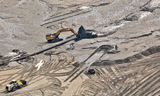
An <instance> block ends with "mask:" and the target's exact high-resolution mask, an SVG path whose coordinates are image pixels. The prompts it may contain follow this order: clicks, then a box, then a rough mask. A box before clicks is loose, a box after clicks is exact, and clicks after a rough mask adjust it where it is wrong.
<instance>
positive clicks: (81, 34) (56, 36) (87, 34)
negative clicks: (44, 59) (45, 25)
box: [46, 26, 98, 43]
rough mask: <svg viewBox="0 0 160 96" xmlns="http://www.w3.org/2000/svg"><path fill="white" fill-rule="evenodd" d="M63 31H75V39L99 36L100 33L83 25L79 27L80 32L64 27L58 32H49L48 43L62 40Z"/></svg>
mask: <svg viewBox="0 0 160 96" xmlns="http://www.w3.org/2000/svg"><path fill="white" fill-rule="evenodd" d="M61 32H72V33H73V35H72V36H76V38H75V41H79V40H81V39H90V38H96V37H98V34H96V33H93V32H87V31H86V30H85V28H84V27H83V26H80V27H79V30H78V33H75V31H74V30H73V29H72V28H63V29H60V30H58V31H57V32H56V33H53V34H47V35H46V40H47V41H48V43H55V42H58V41H62V40H63V39H62V38H59V35H60V34H61ZM72 36H70V37H72ZM70 37H69V38H70Z"/></svg>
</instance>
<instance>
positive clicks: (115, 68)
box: [0, 0, 160, 96]
mask: <svg viewBox="0 0 160 96" xmlns="http://www.w3.org/2000/svg"><path fill="white" fill-rule="evenodd" d="M159 22H160V0H0V55H3V56H4V55H6V54H8V52H10V51H11V50H12V49H20V50H23V51H26V52H27V53H30V54H32V53H34V52H38V51H40V50H43V49H45V48H48V47H51V46H53V45H55V44H59V43H60V42H57V43H47V42H46V39H45V36H46V34H47V33H53V32H56V31H57V30H59V29H61V28H62V27H70V28H73V29H74V30H75V31H76V32H77V31H78V28H79V27H80V26H81V25H83V26H84V27H85V28H86V29H87V30H90V31H91V32H96V33H99V34H107V35H106V36H105V37H99V38H92V39H82V40H80V41H77V42H75V41H70V42H68V43H66V44H64V45H62V46H59V47H57V48H54V49H52V50H50V51H52V53H53V54H52V55H50V56H49V55H46V54H45V52H44V53H42V54H39V55H36V56H34V61H33V62H32V63H31V62H26V63H22V64H18V63H17V62H11V63H9V64H8V65H6V66H0V96H160V26H159ZM70 35H72V34H71V33H64V34H61V35H60V37H61V38H66V37H68V36H70ZM64 40H66V39H64ZM70 44H73V46H74V49H70ZM101 45H111V46H114V45H117V46H118V51H119V52H117V53H114V54H110V53H105V52H104V55H103V57H101V58H98V57H99V54H101V53H96V54H95V57H94V58H91V59H90V62H92V61H94V60H96V62H93V64H92V65H91V66H90V68H94V69H95V72H96V73H95V74H94V75H89V74H85V72H83V73H81V74H77V77H75V78H74V77H73V79H72V75H71V74H73V73H74V72H80V71H76V70H78V68H83V67H79V66H76V64H77V62H78V63H79V64H81V62H83V61H84V60H85V59H86V58H87V57H88V56H90V54H91V53H92V52H94V51H95V50H96V49H97V48H98V47H100V46H101ZM41 60H43V61H44V63H43V65H42V66H41V67H40V69H38V67H36V65H37V64H38V63H39V62H40V61H41ZM90 62H88V63H90ZM88 63H86V64H85V66H87V64H88ZM80 66H81V65H80ZM80 70H82V69H80ZM67 78H69V79H68V80H67ZM70 78H71V79H72V80H71V79H70ZM19 79H24V80H26V81H27V82H28V85H27V86H26V87H24V88H21V89H19V90H16V91H15V92H10V93H7V92H6V91H5V86H6V85H7V84H8V83H9V82H10V81H12V80H19Z"/></svg>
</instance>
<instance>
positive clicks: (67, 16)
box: [41, 10, 91, 28]
mask: <svg viewBox="0 0 160 96" xmlns="http://www.w3.org/2000/svg"><path fill="white" fill-rule="evenodd" d="M88 12H91V10H87V11H86V10H85V11H79V12H77V13H75V14H73V13H70V14H69V13H68V14H67V15H64V16H60V17H56V18H59V19H55V20H54V18H53V20H52V21H49V22H46V23H44V24H41V26H44V25H48V24H51V23H54V22H58V21H62V20H64V19H68V18H71V17H74V16H78V15H81V14H86V13H88ZM51 26H53V25H48V26H47V27H48V28H49V27H51Z"/></svg>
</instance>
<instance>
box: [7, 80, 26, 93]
mask: <svg viewBox="0 0 160 96" xmlns="http://www.w3.org/2000/svg"><path fill="white" fill-rule="evenodd" d="M25 86H27V81H25V80H17V81H16V80H12V81H11V82H10V83H9V84H8V85H7V86H6V91H7V92H14V91H16V90H17V89H20V88H23V87H25Z"/></svg>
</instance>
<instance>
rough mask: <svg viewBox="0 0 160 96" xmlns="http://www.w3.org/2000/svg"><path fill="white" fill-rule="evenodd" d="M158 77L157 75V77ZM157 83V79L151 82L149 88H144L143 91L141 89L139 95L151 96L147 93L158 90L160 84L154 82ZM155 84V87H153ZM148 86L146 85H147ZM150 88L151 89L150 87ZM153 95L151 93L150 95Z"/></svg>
mask: <svg viewBox="0 0 160 96" xmlns="http://www.w3.org/2000/svg"><path fill="white" fill-rule="evenodd" d="M158 78H159V77H158ZM158 83H159V81H157V82H155V83H154V84H152V85H151V87H150V86H149V87H150V88H148V89H147V90H145V91H143V92H142V93H141V96H142V95H144V96H151V95H149V94H152V93H154V92H156V90H160V86H156V84H158ZM154 86H155V87H154ZM147 87H148V86H147ZM151 88H152V89H151ZM152 96H153V95H152Z"/></svg>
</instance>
